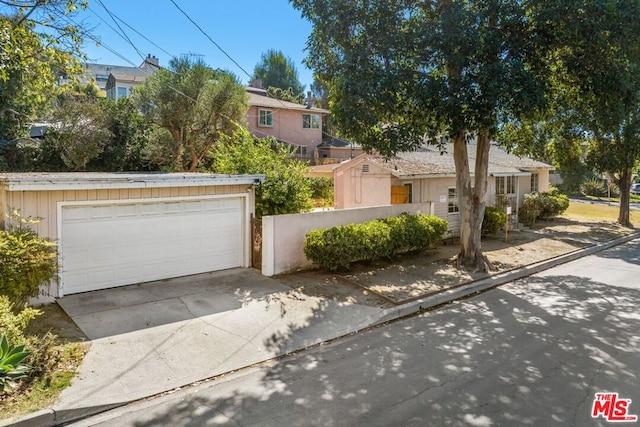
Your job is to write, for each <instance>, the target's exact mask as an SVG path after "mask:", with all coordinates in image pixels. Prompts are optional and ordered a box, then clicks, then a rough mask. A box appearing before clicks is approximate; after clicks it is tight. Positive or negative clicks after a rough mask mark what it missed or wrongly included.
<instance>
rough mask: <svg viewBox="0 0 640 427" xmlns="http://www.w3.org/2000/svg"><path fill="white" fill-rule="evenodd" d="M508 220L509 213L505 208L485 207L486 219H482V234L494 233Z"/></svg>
mask: <svg viewBox="0 0 640 427" xmlns="http://www.w3.org/2000/svg"><path fill="white" fill-rule="evenodd" d="M506 222H507V213H506V212H505V210H504V209H503V208H499V207H496V206H487V207H486V208H485V209H484V219H483V220H482V229H481V231H480V234H482V235H483V236H486V235H487V234H494V233H497V232H498V230H500V229H501V228H502V227H503V226H504V224H505V223H506Z"/></svg>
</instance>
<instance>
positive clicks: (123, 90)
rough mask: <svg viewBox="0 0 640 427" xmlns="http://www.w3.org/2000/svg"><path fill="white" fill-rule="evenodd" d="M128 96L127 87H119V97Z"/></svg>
mask: <svg viewBox="0 0 640 427" xmlns="http://www.w3.org/2000/svg"><path fill="white" fill-rule="evenodd" d="M126 97H127V88H126V87H118V99H120V98H126Z"/></svg>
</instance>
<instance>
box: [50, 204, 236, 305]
mask: <svg viewBox="0 0 640 427" xmlns="http://www.w3.org/2000/svg"><path fill="white" fill-rule="evenodd" d="M244 218H245V216H244V212H243V199H242V198H239V197H238V198H223V199H197V200H180V201H165V202H161V203H160V202H154V203H143V202H140V203H129V204H104V205H80V206H63V207H62V229H61V230H60V232H61V234H60V245H61V254H62V260H61V261H62V265H61V268H62V272H61V278H62V292H63V293H64V294H72V293H77V292H84V291H91V290H96V289H104V288H110V287H115V286H122V285H129V284H133V283H140V282H148V281H151V280H160V279H166V278H170V277H179V276H186V275H189V274H197V273H204V272H208V271H215V270H221V269H225V268H232V267H240V266H242V265H243V264H244V262H243V260H244V237H243V235H244V233H243V228H244V227H243V220H244Z"/></svg>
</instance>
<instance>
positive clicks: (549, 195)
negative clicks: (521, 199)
mask: <svg viewBox="0 0 640 427" xmlns="http://www.w3.org/2000/svg"><path fill="white" fill-rule="evenodd" d="M539 194H540V199H541V201H542V212H540V218H551V217H554V216H558V215H561V214H563V213H564V211H566V210H567V209H568V208H569V197H567V196H566V195H565V194H562V193H560V191H559V190H558V189H557V188H555V187H551V188H550V189H549V191H547V192H545V193H539Z"/></svg>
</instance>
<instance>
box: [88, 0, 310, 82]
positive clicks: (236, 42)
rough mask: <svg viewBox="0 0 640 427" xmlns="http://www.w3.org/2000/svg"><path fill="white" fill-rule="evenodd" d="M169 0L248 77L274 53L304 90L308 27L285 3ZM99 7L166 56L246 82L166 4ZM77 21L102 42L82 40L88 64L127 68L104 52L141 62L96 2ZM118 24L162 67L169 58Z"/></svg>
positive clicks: (111, 0)
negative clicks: (288, 62)
mask: <svg viewBox="0 0 640 427" xmlns="http://www.w3.org/2000/svg"><path fill="white" fill-rule="evenodd" d="M174 1H175V2H176V3H177V4H178V6H180V8H182V9H183V10H184V11H185V12H186V13H187V14H188V15H189V16H190V17H191V18H192V19H193V20H194V21H195V22H196V23H197V24H198V25H199V26H200V27H201V28H202V29H203V30H204V31H205V32H206V33H207V34H209V36H210V37H211V38H212V39H213V40H214V41H215V42H216V43H217V44H219V45H220V47H222V49H224V50H225V51H226V52H227V53H228V54H229V56H231V57H232V58H233V59H234V60H235V61H236V62H238V63H239V65H240V66H241V67H242V68H243V69H244V70H246V71H247V72H248V73H249V74H252V73H253V69H254V67H255V65H256V64H257V63H258V61H259V60H260V56H261V54H262V53H263V52H266V51H267V50H269V49H277V50H281V51H282V52H283V53H284V54H285V55H286V56H288V57H290V58H291V59H292V60H293V62H294V63H295V65H296V68H297V69H298V74H299V78H300V82H301V83H302V84H304V85H306V88H307V89H309V85H310V84H311V82H312V81H313V75H312V72H311V71H310V70H308V69H307V68H306V67H305V66H304V65H303V64H302V60H303V59H304V58H305V56H306V53H305V52H304V48H305V44H306V41H307V37H308V36H309V34H310V32H311V24H310V23H309V22H307V21H306V20H304V19H303V18H302V17H301V16H300V12H298V11H297V10H295V9H294V8H293V7H292V6H291V4H290V3H289V2H288V1H287V0H226V1H222V0H174ZM102 3H104V5H105V6H106V7H107V8H108V9H109V11H110V12H111V13H112V14H113V15H115V16H116V17H117V18H120V19H121V20H122V21H124V22H125V23H126V24H128V25H129V26H131V27H133V28H134V29H135V30H136V31H138V32H140V33H141V34H143V35H144V36H145V37H147V38H148V39H149V40H151V41H152V42H153V43H155V44H157V45H158V46H160V47H161V48H162V49H164V50H165V51H167V52H168V53H169V54H171V55H174V56H179V55H182V54H197V55H203V56H202V59H203V60H204V62H206V63H207V64H209V65H211V66H212V67H214V68H223V69H226V70H229V71H231V72H233V73H234V74H235V75H236V76H238V78H240V80H241V81H242V82H243V83H244V84H247V83H248V81H249V77H248V76H247V74H245V72H244V71H242V70H241V69H240V68H239V67H238V66H236V65H235V64H234V63H233V62H232V61H231V60H230V59H229V58H227V57H226V56H225V55H224V54H223V53H222V52H221V51H220V50H219V49H218V48H217V47H216V46H215V45H214V44H213V43H212V42H211V41H209V40H208V39H207V37H206V36H205V35H203V34H202V33H201V32H200V31H199V30H198V29H197V28H196V27H195V26H194V25H193V24H192V23H191V22H189V20H188V19H187V18H186V17H185V16H184V15H183V14H182V13H181V12H180V11H179V10H178V9H177V8H176V7H175V6H174V5H173V4H172V3H171V1H170V0H128V1H123V0H102ZM101 18H102V19H101ZM80 19H82V20H83V21H84V22H85V24H87V25H88V26H89V27H91V28H93V30H92V34H93V35H94V36H95V37H96V38H98V39H100V40H101V41H102V43H103V46H96V43H95V42H92V41H90V40H88V41H87V42H86V44H85V47H84V52H85V53H86V54H87V56H88V60H89V62H96V63H101V64H111V65H130V64H128V63H127V62H126V61H125V60H124V59H122V58H120V57H118V55H116V54H115V53H112V52H110V51H109V49H108V48H111V49H112V50H115V51H116V52H118V53H119V54H120V55H122V56H123V57H124V58H126V59H127V60H129V61H131V62H133V63H135V65H138V64H140V63H141V62H142V58H141V56H140V54H139V53H138V52H136V49H134V47H133V46H131V44H130V43H129V42H127V41H126V40H125V39H124V38H122V37H121V36H119V35H118V33H117V32H116V31H114V29H115V30H118V27H117V26H116V25H115V23H114V22H113V20H112V18H111V17H110V16H109V14H108V13H107V11H105V9H104V8H103V7H102V5H101V4H100V2H99V1H98V0H90V5H89V9H87V10H85V11H83V12H81V14H80V15H79V16H78V18H77V19H76V20H80ZM116 20H117V19H116ZM105 21H106V22H105ZM117 21H118V20H117ZM118 23H119V24H120V26H121V27H122V29H123V30H124V32H125V34H126V35H127V37H128V38H129V39H130V40H131V42H132V43H133V45H135V46H136V48H137V49H138V50H139V51H140V52H141V53H142V54H143V55H144V56H146V55H147V54H151V55H155V56H156V57H158V58H159V60H160V65H165V66H166V65H167V64H168V62H169V60H170V59H171V56H170V55H168V54H167V53H165V52H163V51H162V50H160V49H159V48H158V47H155V46H154V45H153V44H151V43H150V42H149V41H147V40H145V39H144V38H143V37H141V36H140V35H138V34H136V32H135V31H133V30H132V29H131V28H129V27H128V26H127V25H125V24H123V23H122V22H121V21H118ZM110 27H113V28H114V29H112V28H110Z"/></svg>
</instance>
